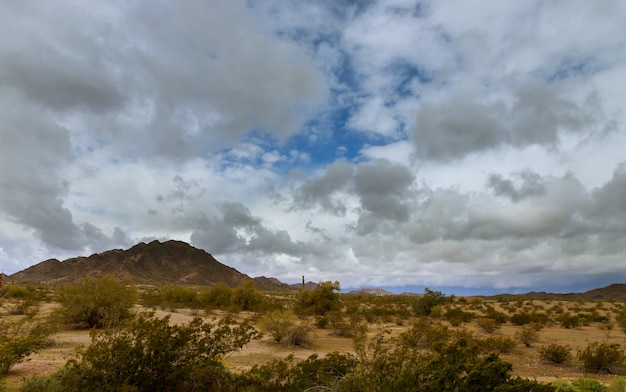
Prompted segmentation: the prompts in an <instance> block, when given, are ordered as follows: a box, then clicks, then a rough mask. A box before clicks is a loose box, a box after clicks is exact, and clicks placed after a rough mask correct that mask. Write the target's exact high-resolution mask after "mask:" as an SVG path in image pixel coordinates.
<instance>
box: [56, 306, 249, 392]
mask: <svg viewBox="0 0 626 392" xmlns="http://www.w3.org/2000/svg"><path fill="white" fill-rule="evenodd" d="M258 338H260V334H259V333H258V332H257V331H256V330H255V329H254V328H253V327H251V326H249V325H248V324H247V323H242V324H237V323H235V322H234V321H233V320H232V319H231V318H225V319H222V320H220V321H219V322H218V323H206V322H204V321H203V320H202V319H200V318H199V317H196V318H194V319H193V320H192V321H190V322H189V323H188V324H185V325H171V324H170V322H169V317H165V318H162V319H159V318H156V317H155V316H154V315H153V314H141V315H139V316H138V317H137V318H136V319H135V320H134V321H133V322H132V323H131V325H130V326H128V327H127V328H122V329H118V330H105V331H103V332H100V333H96V332H92V342H91V345H90V346H89V347H88V348H87V349H86V350H85V352H84V353H83V354H82V356H81V357H80V359H79V360H78V361H76V362H75V363H74V364H70V368H69V370H68V371H67V372H65V373H63V376H62V380H61V383H62V384H63V386H64V388H65V389H66V390H79V391H81V390H101V391H119V390H126V391H131V390H133V391H206V390H215V389H217V387H218V386H219V385H220V383H221V382H224V380H226V379H227V378H228V372H227V371H226V369H225V367H224V364H223V358H224V355H225V354H227V353H229V352H232V351H235V350H238V349H240V348H241V347H243V346H244V345H245V344H247V343H248V342H250V341H251V340H252V339H258Z"/></svg>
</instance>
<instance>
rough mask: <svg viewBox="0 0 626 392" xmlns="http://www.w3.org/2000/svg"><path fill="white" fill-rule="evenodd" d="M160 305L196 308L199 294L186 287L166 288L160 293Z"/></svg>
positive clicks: (169, 286) (170, 286)
mask: <svg viewBox="0 0 626 392" xmlns="http://www.w3.org/2000/svg"><path fill="white" fill-rule="evenodd" d="M159 300H160V305H167V306H171V307H192V308H193V307H195V306H196V305H197V303H198V292H197V291H196V290H193V289H190V288H188V287H184V286H172V285H168V286H164V287H163V288H162V289H161V292H160V293H159Z"/></svg>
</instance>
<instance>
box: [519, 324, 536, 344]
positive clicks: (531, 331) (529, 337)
mask: <svg viewBox="0 0 626 392" xmlns="http://www.w3.org/2000/svg"><path fill="white" fill-rule="evenodd" d="M515 339H517V340H518V341H520V342H521V343H522V344H524V345H525V346H526V347H530V346H531V345H532V344H533V343H535V342H536V341H537V340H539V328H538V327H537V326H536V325H527V326H524V327H522V328H521V329H519V330H518V331H517V332H515Z"/></svg>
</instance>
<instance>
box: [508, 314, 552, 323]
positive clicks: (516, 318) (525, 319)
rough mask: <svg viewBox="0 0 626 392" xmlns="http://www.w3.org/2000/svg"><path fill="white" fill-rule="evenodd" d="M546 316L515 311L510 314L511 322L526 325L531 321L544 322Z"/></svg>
mask: <svg viewBox="0 0 626 392" xmlns="http://www.w3.org/2000/svg"><path fill="white" fill-rule="evenodd" d="M546 320H547V316H545V315H543V314H538V313H526V312H522V313H515V314H514V315H513V316H511V324H515V325H527V324H531V323H537V324H545V322H546Z"/></svg>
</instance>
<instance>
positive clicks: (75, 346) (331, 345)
mask: <svg viewBox="0 0 626 392" xmlns="http://www.w3.org/2000/svg"><path fill="white" fill-rule="evenodd" d="M535 302H537V301H535ZM563 306H566V307H567V306H570V304H567V303H565V302H564V303H563ZM576 306H579V307H580V306H581V305H580V304H578V305H576ZM584 306H585V307H592V306H595V305H594V304H588V305H584ZM52 307H53V306H52V305H50V306H47V307H45V308H44V313H45V312H49V311H51V309H52ZM137 310H141V309H140V308H138V309H137ZM607 312H610V309H608V310H607ZM195 313H196V312H192V311H190V310H185V309H178V310H175V311H165V310H158V311H157V312H156V314H157V316H159V317H162V316H165V315H170V317H171V319H170V320H171V322H172V323H185V322H188V321H189V320H191V319H192V318H193V317H194V314H195ZM219 316H220V314H219V313H213V314H209V315H204V316H203V317H207V318H208V319H211V318H216V317H219ZM239 317H247V315H245V314H243V315H240V316H239ZM410 323H411V320H407V322H406V323H405V324H404V326H398V325H396V324H387V325H386V327H387V328H389V329H390V330H391V331H392V335H397V334H399V333H401V332H403V331H406V330H407V329H409V328H410ZM368 328H369V333H370V334H371V335H373V334H375V333H376V332H377V330H378V326H377V324H374V323H373V324H370V325H368ZM451 328H465V329H468V330H471V331H473V332H476V333H478V334H481V335H483V336H489V334H486V333H485V332H482V331H480V330H479V329H478V327H477V326H476V324H475V323H466V324H463V326H461V327H451ZM519 328H520V327H518V326H514V325H511V324H510V323H505V324H503V325H502V327H501V328H500V329H498V330H497V331H496V332H494V333H493V334H491V336H509V337H514V336H515V332H516V331H518V330H519ZM312 340H313V345H312V346H311V347H310V348H302V347H285V346H281V345H279V344H277V343H275V342H272V341H271V339H270V338H269V337H267V336H266V337H264V338H263V339H262V340H259V341H253V342H251V343H250V344H248V345H247V346H245V347H244V348H243V349H242V350H241V351H238V352H235V353H232V354H231V355H229V356H228V357H227V358H226V365H227V366H229V367H230V368H232V369H233V370H237V369H240V370H245V369H249V368H250V367H252V366H253V365H255V364H261V363H265V362H267V361H269V360H271V359H275V358H284V357H286V356H287V355H290V354H293V355H294V356H295V357H296V358H299V359H305V358H307V357H308V356H310V355H311V354H319V355H320V356H323V355H325V354H327V353H329V352H334V351H338V352H353V342H352V339H349V338H342V337H337V336H331V335H330V334H329V332H328V330H324V329H315V330H314V331H313V339H312ZM90 341H91V339H90V336H89V331H85V330H63V331H60V332H57V333H55V334H54V335H53V336H52V338H51V341H50V344H49V345H48V346H47V347H45V348H44V349H42V350H41V351H39V352H37V353H35V354H32V355H31V356H29V357H28V358H27V360H25V361H24V362H22V363H19V364H17V365H15V366H14V367H13V368H12V369H11V370H10V372H9V374H8V375H7V376H6V378H5V379H4V380H3V381H4V383H5V385H6V387H7V388H8V389H9V390H14V389H16V388H18V387H19V386H20V385H21V384H23V382H24V381H25V380H27V379H30V378H32V377H35V376H44V375H48V374H50V373H52V372H54V371H55V370H56V369H58V368H59V367H61V366H63V365H64V364H65V363H66V362H67V361H68V360H70V359H72V358H76V357H77V352H78V351H79V350H80V348H81V347H85V346H87V345H89V343H90ZM603 341H606V342H609V343H618V344H621V345H624V344H625V343H626V334H625V333H624V332H622V331H621V330H620V329H619V328H618V327H614V328H613V329H611V330H610V331H609V330H607V329H606V327H605V326H603V325H600V324H595V323H592V324H590V325H587V326H581V327H578V328H572V329H566V328H563V327H562V326H560V325H547V326H546V327H544V328H543V329H542V330H541V331H540V332H539V340H538V341H537V342H536V343H533V345H532V346H531V347H526V346H524V345H522V344H518V345H517V346H516V347H515V348H514V349H513V350H512V351H511V352H510V353H508V354H501V357H502V358H503V359H505V360H506V361H508V362H510V363H512V365H513V375H514V376H521V377H523V378H529V379H536V380H538V381H541V382H550V381H553V380H556V379H563V380H573V379H577V378H581V377H592V378H595V379H598V380H600V381H602V382H603V383H606V384H609V383H610V382H611V378H612V377H613V376H610V375H595V374H585V373H584V370H583V368H582V366H581V364H580V362H579V361H578V360H577V359H576V358H575V357H576V352H577V351H578V350H581V349H584V348H585V347H586V346H587V344H589V343H590V342H603ZM551 343H558V344H562V345H569V346H570V347H571V348H572V354H573V359H572V360H570V361H569V362H568V363H567V364H564V365H554V364H548V363H545V362H543V361H542V360H541V359H540V357H539V348H540V347H541V346H542V345H548V344H551Z"/></svg>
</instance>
